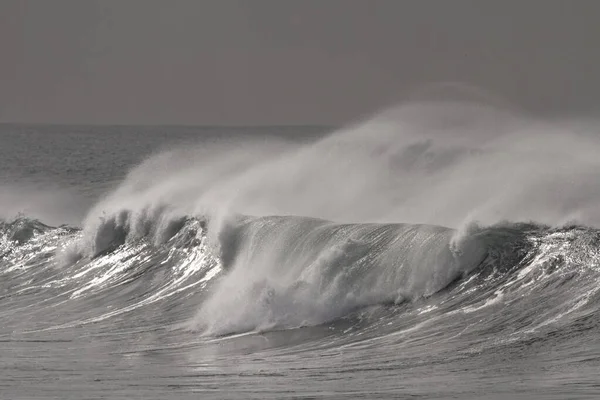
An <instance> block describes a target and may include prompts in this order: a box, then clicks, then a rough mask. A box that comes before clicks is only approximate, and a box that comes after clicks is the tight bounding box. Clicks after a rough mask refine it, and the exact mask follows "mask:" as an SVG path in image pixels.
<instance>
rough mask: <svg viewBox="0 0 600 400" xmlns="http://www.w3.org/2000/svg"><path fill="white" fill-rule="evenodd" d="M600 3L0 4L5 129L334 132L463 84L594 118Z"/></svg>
mask: <svg viewBox="0 0 600 400" xmlns="http://www.w3.org/2000/svg"><path fill="white" fill-rule="evenodd" d="M599 73H600V1H596V0H589V1H585V0H580V1H577V0H569V1H567V0H564V1H552V0H520V1H510V0H504V1H484V0H472V1H466V0H464V1H461V0H454V1H449V0H448V1H446V0H431V1H429V0H416V1H401V0H390V1H383V0H382V1H377V0H361V1H353V0H339V1H337V0H314V1H311V0H302V1H301V0H293V1H292V0H273V1H269V0H265V1H262V0H246V1H228V0H214V1H208V0H206V1H202V0H197V1H173V0H170V1H167V0H164V1H153V0H139V1H138V0H118V1H117V0H115V1H111V0H104V1H84V0H73V1H66V0H53V1H44V0H38V1H35V0H0V122H57V123H62V122H65V123H145V124H155V123H157V124H170V123H176V124H179V123H180V124H225V125H231V124H234V125H239V124H337V123H340V122H344V121H347V120H352V119H356V118H358V117H361V116H363V115H365V114H368V113H371V112H374V111H376V110H378V109H380V108H382V107H385V106H388V105H390V104H392V103H394V102H396V101H399V100H402V99H404V98H406V97H407V96H408V95H409V94H410V93H411V92H412V91H414V90H418V89H419V88H420V87H421V85H426V84H429V83H432V82H443V81H451V82H464V83H469V84H472V85H477V86H479V87H480V88H482V89H485V90H488V91H490V92H491V93H493V94H494V95H497V96H499V97H502V98H504V99H506V100H508V101H510V102H513V103H515V105H517V106H518V107H523V108H524V109H526V110H528V111H531V112H535V113H546V114H549V115H555V114H557V113H561V114H572V113H590V112H598V111H600V76H599Z"/></svg>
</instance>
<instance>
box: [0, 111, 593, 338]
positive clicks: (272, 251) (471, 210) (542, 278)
mask: <svg viewBox="0 0 600 400" xmlns="http://www.w3.org/2000/svg"><path fill="white" fill-rule="evenodd" d="M584 128H585V127H584V126H583V125H575V124H569V123H563V124H555V123H552V124H551V123H545V122H540V121H534V120H532V119H529V118H525V117H522V116H516V115H513V114H510V115H507V114H506V113H505V112H497V111H496V110H493V109H490V108H485V107H484V108H482V107H480V106H474V105H472V104H465V103H446V102H444V103H427V104H424V103H419V104H409V105H405V106H402V107H400V109H398V110H395V111H393V112H389V113H385V114H383V115H382V116H379V117H377V118H374V119H372V120H370V121H367V122H365V123H362V124H357V125H355V126H352V127H349V128H346V129H342V130H339V131H336V132H334V133H332V134H331V135H329V136H327V137H325V138H323V139H321V140H318V141H316V142H314V143H310V144H302V145H299V144H297V143H290V142H286V141H283V140H282V141H281V142H277V143H271V142H267V143H264V142H256V141H252V140H250V141H248V142H244V143H241V142H235V143H228V144H222V143H221V144H218V145H212V144H207V143H203V144H201V145H199V146H198V147H197V148H194V147H193V146H188V147H187V148H185V149H173V150H171V151H168V152H164V153H161V154H158V155H155V156H153V157H151V158H149V159H148V160H146V161H145V162H144V163H142V164H141V165H139V166H138V167H137V168H135V169H134V170H132V171H130V173H129V174H128V175H127V177H126V179H125V180H124V182H123V183H122V184H121V185H120V186H119V187H118V188H117V189H116V190H115V191H114V192H112V193H110V194H108V195H107V196H106V197H105V198H103V199H101V200H100V201H99V202H98V203H97V204H96V205H95V206H94V207H93V208H92V209H91V210H90V211H89V213H88V215H87V217H86V218H85V219H84V221H83V224H82V226H81V228H72V227H68V226H60V227H52V226H48V225H45V224H43V223H41V222H38V221H36V220H33V219H27V218H19V219H17V220H14V221H10V222H3V223H2V224H0V255H1V257H0V274H3V275H4V276H5V277H4V278H3V279H6V280H8V279H10V281H11V284H10V291H11V293H17V294H19V293H23V294H24V295H25V294H27V293H36V294H37V295H38V296H37V297H35V298H36V299H39V296H42V297H43V298H47V299H48V300H47V301H48V304H50V305H52V307H55V308H52V307H50V305H49V306H48V307H49V308H42V309H41V310H46V311H49V312H50V311H51V312H52V313H53V314H52V315H54V316H55V318H54V319H53V320H52V321H50V320H48V319H46V320H45V322H44V319H43V318H40V319H41V321H40V322H39V324H41V325H39V326H38V325H36V329H61V328H64V327H72V326H76V325H78V324H88V323H92V322H101V321H104V320H110V319H112V318H116V317H118V316H123V315H129V314H130V313H141V312H150V311H149V307H148V306H149V305H153V306H155V305H156V304H159V303H162V302H165V301H175V302H181V303H182V304H184V305H185V310H186V312H185V313H184V314H182V315H185V316H186V317H185V318H183V317H180V316H177V315H174V314H171V313H165V315H164V316H163V315H161V316H160V317H156V318H159V319H160V321H163V322H164V321H165V320H167V321H168V323H174V321H177V322H178V323H181V322H185V324H184V325H185V326H186V327H187V328H188V329H192V330H194V331H199V332H201V333H202V334H204V335H209V336H212V335H217V336H218V335H225V334H231V333H236V332H245V331H255V330H259V331H264V330H273V329H289V328H297V327H303V326H315V325H322V324H327V323H331V322H332V321H334V322H335V321H340V320H341V319H348V318H353V317H352V316H357V315H364V314H363V313H364V310H373V309H376V310H379V311H378V312H376V313H375V314H374V315H376V316H377V318H374V319H373V320H370V319H369V317H366V318H367V320H368V321H370V322H369V323H372V324H375V325H377V326H379V325H378V324H380V322H379V319H378V318H379V317H381V315H382V314H381V313H383V315H395V316H396V317H398V314H396V313H397V312H398V311H397V310H401V317H399V318H400V319H410V318H413V319H414V320H415V321H418V320H420V319H419V318H425V317H422V316H421V315H423V316H426V315H429V314H430V313H438V316H439V315H443V316H445V317H449V316H451V315H456V313H460V314H461V315H463V316H468V315H470V314H474V315H475V314H476V315H478V317H479V318H483V319H487V320H488V324H487V327H488V328H489V329H491V327H492V326H498V324H509V325H510V324H511V323H512V325H515V326H518V328H516V329H517V331H518V332H521V333H522V332H525V331H527V330H535V329H538V328H539V327H544V326H550V325H553V324H556V323H560V322H561V321H568V320H569V318H583V317H585V316H586V315H589V314H590V313H591V312H593V310H597V308H598V305H600V301H599V300H598V287H597V285H595V284H594V282H595V281H596V280H597V278H598V273H599V271H600V268H599V262H598V261H599V260H600V255H599V254H598V248H600V246H598V244H599V240H600V236H599V232H598V231H597V230H596V228H594V226H597V225H598V222H599V220H600V219H599V217H600V213H599V212H598V207H597V201H596V200H597V198H598V194H600V179H599V178H600V175H599V174H600V172H598V171H600V168H598V167H599V166H600V165H599V164H598V163H599V162H600V161H598V158H597V157H596V155H597V153H598V151H599V150H600V147H599V145H600V142H599V139H598V138H597V137H596V136H593V135H590V134H588V133H587V131H586V130H585V129H584ZM506 221H530V222H506ZM531 221H533V222H531ZM44 296H46V297H44ZM27 299H28V300H27V301H33V300H32V299H33V297H31V298H29V297H27ZM24 301H25V300H24ZM36 301H37V300H36ZM24 304H25V306H24V307H25V308H26V309H27V310H29V308H27V307H30V306H31V304H32V303H24ZM57 304H60V305H61V306H60V307H62V306H63V305H64V304H71V306H70V307H74V309H76V310H77V312H73V313H56V311H55V310H56V309H58V308H60V307H59V306H58V305H57ZM96 304H102V307H101V308H99V307H98V306H96ZM499 305H502V306H504V307H508V309H510V310H511V312H512V313H509V312H508V311H506V312H504V311H498V312H499V314H497V315H495V316H494V315H492V314H480V312H483V311H481V310H486V309H488V308H494V307H497V306H499ZM173 307H175V306H173ZM109 308H110V310H108V309H109ZM432 310H437V311H432ZM27 312H29V311H27ZM40 312H42V311H40ZM182 318H183V319H185V321H182ZM465 318H467V317H465ZM471 322H472V321H471ZM44 323H45V325H44ZM472 323H473V324H475V322H472ZM392 325H393V324H392ZM499 329H500V328H499ZM502 329H505V328H502Z"/></svg>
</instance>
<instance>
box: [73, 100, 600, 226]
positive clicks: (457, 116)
mask: <svg viewBox="0 0 600 400" xmlns="http://www.w3.org/2000/svg"><path fill="white" fill-rule="evenodd" d="M599 150H600V135H597V134H596V132H595V131H594V127H593V126H592V125H590V124H583V123H582V124H579V123H577V121H566V122H558V123H557V122H556V121H548V122H545V121H541V120H536V119H534V118H529V117H526V116H520V115H518V114H515V113H511V112H508V111H506V110H502V109H495V108H493V107H491V106H487V105H480V104H477V103H474V102H466V101H461V102H457V101H448V100H446V101H429V102H415V103H407V104H403V105H400V106H398V107H397V108H395V109H392V110H388V111H386V112H385V113H382V114H381V115H378V116H375V117H373V118H371V119H369V120H367V121H364V122H360V123H357V124H354V125H351V126H348V127H346V128H342V129H340V130H337V131H334V132H332V133H331V134H330V135H328V136H326V137H325V138H323V139H321V140H318V141H317V142H315V143H312V144H304V145H299V144H297V143H289V142H288V143H286V142H285V140H281V141H279V142H278V143H273V141H258V142H253V141H251V140H248V141H240V142H234V143H230V144H227V143H219V144H213V145H211V144H206V143H203V144H199V145H198V146H197V147H195V148H194V147H189V146H188V147H186V148H185V149H174V150H171V151H169V152H167V153H162V154H159V155H157V156H155V157H151V158H150V159H148V160H146V161H145V162H143V163H142V164H141V165H139V166H138V167H136V168H135V169H134V170H133V171H131V172H130V173H129V174H128V176H127V177H126V179H125V180H124V182H123V183H122V184H121V185H120V187H119V188H118V189H117V190H116V191H115V192H114V193H112V194H111V195H109V196H108V197H107V198H106V199H105V200H103V201H101V202H100V203H99V204H97V205H96V206H95V207H94V209H93V210H92V211H91V212H90V213H89V214H88V217H87V218H86V221H85V224H84V225H85V226H86V227H90V226H94V225H95V224H96V223H97V221H98V218H99V216H100V215H103V216H104V217H103V218H111V217H113V216H116V215H121V216H123V213H126V214H127V218H126V220H127V222H125V221H123V223H128V224H136V223H139V221H140V219H141V220H143V219H145V218H148V217H147V215H154V214H161V215H162V214H165V213H172V214H173V215H180V216H189V215H194V216H199V215H201V216H204V217H207V218H213V217H214V216H220V217H224V216H226V215H229V214H244V215H254V216H265V215H301V216H309V217H316V218H324V219H328V220H332V221H337V222H403V223H425V224H435V225H442V226H448V227H452V228H459V227H460V226H461V225H462V224H465V223H469V222H472V221H477V222H479V223H482V224H491V223H494V222H498V221H502V220H510V221H535V222H539V223H545V224H551V225H560V224H564V223H573V222H575V223H580V224H584V225H591V226H595V225H597V224H598V223H599V217H600V215H599V212H598V207H597V200H598V198H599V196H600V179H598V178H600V172H599V171H600V169H599V168H598V167H599V166H600V159H598V157H597V154H599V153H598V151H599ZM152 218H154V217H152ZM142 225H143V224H142ZM88 229H90V228H88ZM91 229H92V230H93V229H94V228H91Z"/></svg>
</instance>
